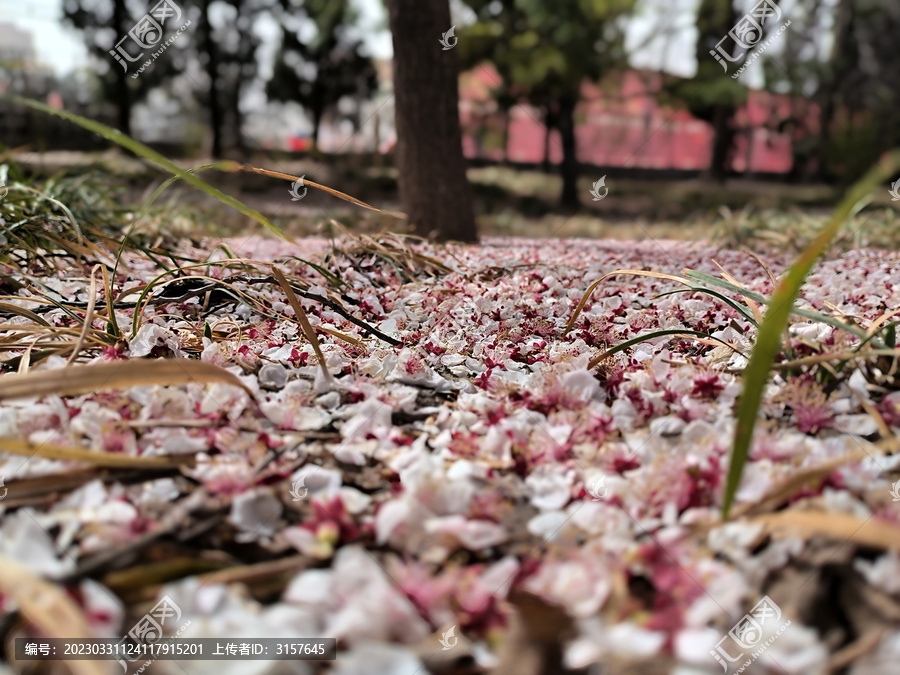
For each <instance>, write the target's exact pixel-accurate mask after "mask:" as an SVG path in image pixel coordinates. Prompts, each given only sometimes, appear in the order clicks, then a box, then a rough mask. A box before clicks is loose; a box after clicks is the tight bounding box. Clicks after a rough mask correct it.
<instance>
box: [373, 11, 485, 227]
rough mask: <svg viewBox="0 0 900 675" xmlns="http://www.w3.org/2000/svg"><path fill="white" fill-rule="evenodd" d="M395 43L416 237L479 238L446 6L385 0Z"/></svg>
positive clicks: (403, 194) (407, 202)
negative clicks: (445, 42)
mask: <svg viewBox="0 0 900 675" xmlns="http://www.w3.org/2000/svg"><path fill="white" fill-rule="evenodd" d="M387 6H388V13H389V18H390V26H391V34H392V37H393V42H394V97H395V101H394V109H395V114H396V127H397V168H398V169H399V174H400V177H399V188H400V201H401V202H402V204H403V208H404V210H405V211H406V213H407V215H408V216H409V222H410V225H411V226H412V228H413V231H414V232H416V233H417V234H420V235H423V236H429V237H435V238H437V239H440V240H447V239H455V240H458V241H467V242H472V241H475V240H476V238H477V233H476V229H475V215H474V211H473V208H472V189H471V186H470V185H469V182H468V179H467V178H466V160H465V157H463V152H462V131H461V129H460V122H459V92H458V78H459V67H458V65H457V60H456V54H455V52H454V51H453V50H452V49H448V50H444V49H442V48H441V44H440V39H441V35H442V34H443V33H445V32H446V31H448V30H449V29H450V26H451V23H450V5H449V3H448V0H387Z"/></svg>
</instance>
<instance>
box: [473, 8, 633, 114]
mask: <svg viewBox="0 0 900 675" xmlns="http://www.w3.org/2000/svg"><path fill="white" fill-rule="evenodd" d="M467 4H468V5H469V6H470V7H471V8H472V10H473V11H474V12H476V14H477V16H478V22H477V23H475V24H474V25H472V26H468V27H465V28H464V29H462V30H461V31H459V35H460V39H459V44H458V51H459V58H460V63H461V65H462V67H463V68H464V69H466V68H471V67H474V66H476V65H478V64H479V63H481V62H483V61H487V60H489V61H491V63H493V64H494V67H495V68H496V69H497V71H498V73H499V74H500V77H501V78H502V79H503V85H502V87H501V90H500V93H501V95H503V96H505V97H506V98H507V100H509V99H516V98H526V99H528V100H529V101H530V102H532V103H533V104H535V105H539V106H540V105H546V104H547V103H548V102H550V101H552V100H554V99H556V98H558V97H560V96H564V95H569V96H574V97H575V98H576V99H577V98H578V90H579V87H580V86H581V83H582V82H584V81H585V80H591V81H599V80H600V79H601V78H602V77H603V76H604V75H606V74H607V73H608V72H609V71H610V70H611V69H612V68H615V67H617V66H619V65H621V64H622V63H623V62H624V59H625V48H624V42H625V40H624V26H625V24H624V19H625V18H626V17H627V16H629V15H630V14H631V12H633V10H634V7H635V0H560V1H559V2H554V3H546V2H543V1H541V0H499V2H497V1H496V0H495V1H488V0H469V2H468V3H467ZM512 102H514V100H513V101H512ZM501 105H502V102H501Z"/></svg>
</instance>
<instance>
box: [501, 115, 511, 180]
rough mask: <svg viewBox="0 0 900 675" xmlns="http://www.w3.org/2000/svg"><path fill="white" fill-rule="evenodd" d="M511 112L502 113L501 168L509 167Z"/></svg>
mask: <svg viewBox="0 0 900 675" xmlns="http://www.w3.org/2000/svg"><path fill="white" fill-rule="evenodd" d="M511 113H512V111H511V110H510V109H509V108H507V109H506V110H504V111H503V166H509V123H510V115H511Z"/></svg>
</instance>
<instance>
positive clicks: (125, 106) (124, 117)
mask: <svg viewBox="0 0 900 675" xmlns="http://www.w3.org/2000/svg"><path fill="white" fill-rule="evenodd" d="M113 27H114V29H115V31H116V38H115V39H116V41H118V40H119V39H121V38H122V36H124V35H127V33H128V30H129V29H130V28H131V26H130V25H129V18H128V8H127V7H125V0H115V3H113ZM113 72H115V74H116V84H115V92H116V93H115V98H116V111H117V115H118V127H119V131H121V132H122V133H123V134H125V135H126V136H131V91H130V90H129V89H128V78H129V75H128V73H127V72H125V71H124V70H121V69H120V68H119V65H118V64H115V66H114V67H113Z"/></svg>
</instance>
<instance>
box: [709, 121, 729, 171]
mask: <svg viewBox="0 0 900 675" xmlns="http://www.w3.org/2000/svg"><path fill="white" fill-rule="evenodd" d="M733 121H734V106H731V105H717V106H716V107H715V111H714V112H713V119H712V124H713V142H712V143H713V147H712V159H711V160H710V163H709V175H710V178H712V179H713V180H714V181H716V182H717V183H723V182H724V181H725V178H726V177H727V176H728V171H729V169H730V168H731V167H730V166H729V160H730V159H731V146H732V143H733V142H734V124H733Z"/></svg>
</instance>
